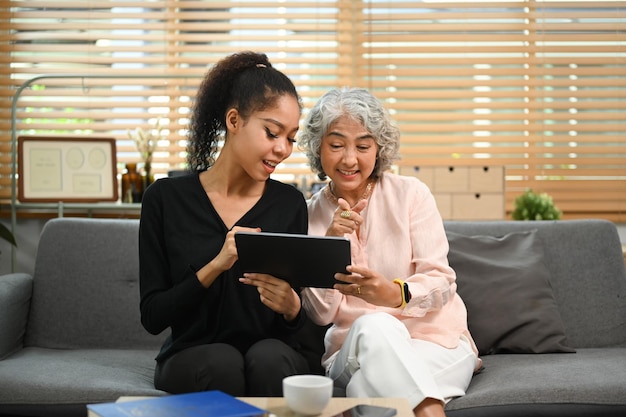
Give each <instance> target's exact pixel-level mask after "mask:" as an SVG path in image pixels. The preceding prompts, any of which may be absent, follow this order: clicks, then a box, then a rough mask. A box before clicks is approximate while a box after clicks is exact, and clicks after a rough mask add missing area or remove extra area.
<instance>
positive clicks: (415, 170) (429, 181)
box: [398, 166, 435, 191]
mask: <svg viewBox="0 0 626 417" xmlns="http://www.w3.org/2000/svg"><path fill="white" fill-rule="evenodd" d="M398 173H399V174H400V175H405V176H407V177H417V178H419V180H420V181H422V182H423V183H424V184H426V185H427V186H428V188H430V190H431V191H432V190H433V186H434V184H435V168H433V167H418V166H414V167H407V166H401V167H400V170H399V171H398Z"/></svg>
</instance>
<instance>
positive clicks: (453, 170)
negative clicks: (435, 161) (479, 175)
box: [433, 166, 469, 193]
mask: <svg viewBox="0 0 626 417" xmlns="http://www.w3.org/2000/svg"><path fill="white" fill-rule="evenodd" d="M468 173H469V170H468V167H453V166H450V167H435V181H434V182H435V183H434V186H433V191H435V192H437V193H449V192H457V191H459V192H463V191H469V177H468Z"/></svg>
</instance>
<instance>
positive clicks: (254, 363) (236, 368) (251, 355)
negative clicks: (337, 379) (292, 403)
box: [154, 339, 310, 397]
mask: <svg viewBox="0 0 626 417" xmlns="http://www.w3.org/2000/svg"><path fill="white" fill-rule="evenodd" d="M309 372H310V370H309V365H308V363H307V360H306V359H305V357H304V356H303V355H302V354H300V353H298V352H296V351H295V350H294V349H292V348H291V347H289V346H288V345H286V344H285V343H283V342H281V341H280V340H277V339H265V340H261V341H259V342H257V343H255V344H254V345H252V346H251V347H250V349H248V351H247V352H246V353H245V355H242V354H241V353H240V352H239V351H238V350H237V349H235V348H234V347H233V346H231V345H227V344H224V343H214V344H210V345H200V346H194V347H191V348H189V349H185V350H183V351H181V352H178V353H176V354H175V355H172V356H171V357H169V358H167V359H166V360H165V361H163V362H160V363H157V366H156V370H155V374H154V385H155V387H156V388H157V389H160V390H163V391H167V392H169V393H172V394H180V393H184V392H196V391H208V390H220V391H223V392H226V393H227V394H230V395H233V396H236V397H280V396H282V395H283V387H282V381H283V378H284V377H286V376H289V375H295V374H306V373H309Z"/></svg>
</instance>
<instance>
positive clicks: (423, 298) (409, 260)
mask: <svg viewBox="0 0 626 417" xmlns="http://www.w3.org/2000/svg"><path fill="white" fill-rule="evenodd" d="M336 208H337V206H336V204H334V203H333V202H331V201H329V199H328V198H326V197H325V195H324V193H323V190H322V191H320V192H318V193H316V194H315V195H313V196H312V197H311V199H310V200H309V202H308V209H309V234H312V235H325V234H326V230H327V228H328V226H329V225H330V223H331V220H332V216H333V213H334V212H335V210H336ZM361 214H362V216H363V219H364V222H363V224H362V225H361V230H360V237H357V234H356V233H352V234H350V235H346V237H349V239H350V245H351V249H352V263H353V264H354V265H364V266H367V267H368V268H370V269H373V270H375V271H378V272H380V273H382V274H383V275H384V276H386V277H387V279H389V280H390V281H391V280H393V279H395V278H400V279H402V280H404V281H406V282H407V283H408V285H409V289H410V291H411V301H410V302H409V303H408V304H407V305H406V306H404V308H391V307H379V306H375V305H373V304H369V303H368V302H366V301H364V300H362V299H360V298H358V297H353V296H345V295H342V294H341V293H340V292H339V291H337V290H333V289H321V288H307V289H305V290H304V291H303V306H304V308H305V309H306V311H307V313H308V314H309V316H310V317H311V319H312V320H313V321H314V322H316V323H317V324H320V325H326V324H329V323H334V325H333V326H332V327H331V328H330V329H329V331H328V333H327V334H326V339H325V345H326V352H325V354H324V357H323V361H324V362H326V361H327V360H328V359H329V358H330V357H332V356H333V355H334V354H335V353H336V352H337V351H338V350H339V348H340V347H341V345H342V343H343V341H344V340H345V338H346V335H347V333H348V330H349V329H350V326H351V325H352V322H354V320H355V319H357V318H358V317H359V316H361V315H362V314H369V313H374V312H378V311H383V312H386V313H389V314H391V315H393V316H395V317H397V318H398V320H400V321H402V322H403V323H404V325H405V326H406V327H407V329H408V330H409V333H410V334H411V337H413V338H415V339H422V340H428V341H431V342H434V343H437V344H439V345H441V346H444V347H447V348H455V347H456V346H457V345H458V343H459V339H460V337H461V336H462V335H464V336H465V337H467V339H468V340H469V341H470V343H471V345H472V347H473V349H474V352H475V353H476V355H478V350H477V348H476V345H475V343H474V341H473V340H472V337H471V336H470V334H469V331H468V328H467V310H466V308H465V304H464V303H463V301H462V300H461V297H460V296H459V295H458V294H457V293H456V288H457V286H456V282H455V281H456V275H455V273H454V271H453V270H452V268H451V267H450V266H449V265H448V258H447V255H448V240H447V238H446V234H445V231H444V228H443V222H442V219H441V216H440V214H439V211H438V209H437V205H436V203H435V199H434V198H433V196H432V194H431V192H430V190H429V189H428V187H427V186H426V185H425V184H424V183H422V182H421V181H419V180H418V179H417V178H414V177H406V176H399V175H395V174H391V173H385V174H383V176H382V177H381V178H380V179H379V181H378V182H377V183H376V186H375V187H374V190H373V192H372V194H371V196H370V199H369V202H368V205H367V207H366V208H365V210H364V211H363V212H362V213H361ZM319 262H323V259H320V260H319ZM479 362H480V361H477V367H478V366H479V365H480V364H479Z"/></svg>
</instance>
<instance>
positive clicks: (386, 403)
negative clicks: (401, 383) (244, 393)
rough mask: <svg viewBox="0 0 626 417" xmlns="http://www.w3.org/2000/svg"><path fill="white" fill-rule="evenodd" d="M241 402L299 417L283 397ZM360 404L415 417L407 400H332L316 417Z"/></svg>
mask: <svg viewBox="0 0 626 417" xmlns="http://www.w3.org/2000/svg"><path fill="white" fill-rule="evenodd" d="M239 399H240V400H242V401H245V402H247V403H249V404H252V405H254V406H256V407H259V408H262V409H264V410H267V411H268V412H269V413H271V414H274V415H276V416H277V417H298V416H299V415H298V414H296V413H294V412H293V411H291V410H290V409H289V408H288V407H287V403H286V402H285V399H284V398H282V397H273V398H270V397H268V398H266V397H239ZM358 404H369V405H378V406H382V407H391V408H395V409H396V410H397V414H396V415H395V417H414V414H413V411H412V410H411V408H410V406H409V402H408V401H407V399H406V398H332V399H331V400H330V403H329V404H328V406H326V408H325V409H324V411H323V412H322V413H321V414H319V415H317V416H316V417H334V416H336V415H337V414H340V413H341V412H343V411H345V410H347V409H349V408H350V407H354V406H355V405H358Z"/></svg>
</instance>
